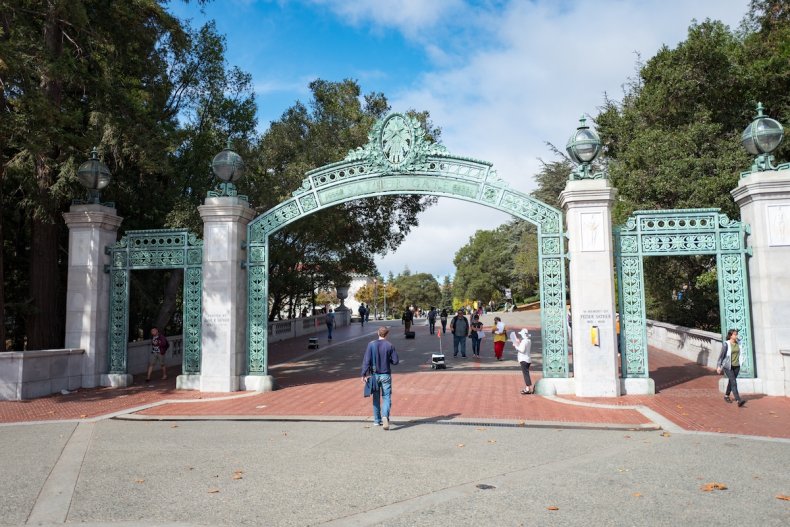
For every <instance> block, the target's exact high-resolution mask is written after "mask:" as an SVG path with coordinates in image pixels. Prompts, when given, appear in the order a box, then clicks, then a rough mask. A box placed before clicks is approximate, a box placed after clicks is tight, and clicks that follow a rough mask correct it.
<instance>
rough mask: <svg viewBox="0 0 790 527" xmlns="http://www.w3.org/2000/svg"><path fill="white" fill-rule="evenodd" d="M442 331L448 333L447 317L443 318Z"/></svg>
mask: <svg viewBox="0 0 790 527" xmlns="http://www.w3.org/2000/svg"><path fill="white" fill-rule="evenodd" d="M442 333H447V319H446V318H443V319H442Z"/></svg>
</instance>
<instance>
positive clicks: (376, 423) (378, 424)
mask: <svg viewBox="0 0 790 527" xmlns="http://www.w3.org/2000/svg"><path fill="white" fill-rule="evenodd" d="M373 426H381V423H379V422H375V423H373Z"/></svg>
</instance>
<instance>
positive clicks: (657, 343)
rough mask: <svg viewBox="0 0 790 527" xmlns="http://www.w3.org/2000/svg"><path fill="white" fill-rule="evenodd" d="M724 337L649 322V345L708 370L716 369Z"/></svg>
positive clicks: (697, 330)
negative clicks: (705, 367)
mask: <svg viewBox="0 0 790 527" xmlns="http://www.w3.org/2000/svg"><path fill="white" fill-rule="evenodd" d="M721 342H722V337H721V335H719V334H718V333H712V332H710V331H703V330H700V329H691V328H687V327H683V326H677V325H675V324H668V323H666V322H658V321H655V320H649V319H648V320H647V343H648V345H649V346H653V347H655V348H658V349H660V350H664V351H667V352H669V353H672V354H673V355H677V356H679V357H683V358H685V359H687V360H689V361H691V362H695V363H697V364H699V365H701V366H707V367H708V368H715V367H716V360H717V359H718V357H719V352H720V351H721Z"/></svg>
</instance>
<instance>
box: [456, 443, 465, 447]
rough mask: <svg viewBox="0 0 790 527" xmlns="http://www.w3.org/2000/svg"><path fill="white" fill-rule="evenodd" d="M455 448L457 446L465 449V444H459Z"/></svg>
mask: <svg viewBox="0 0 790 527" xmlns="http://www.w3.org/2000/svg"><path fill="white" fill-rule="evenodd" d="M455 446H457V447H458V448H463V447H464V444H463V443H458V444H457V445H455Z"/></svg>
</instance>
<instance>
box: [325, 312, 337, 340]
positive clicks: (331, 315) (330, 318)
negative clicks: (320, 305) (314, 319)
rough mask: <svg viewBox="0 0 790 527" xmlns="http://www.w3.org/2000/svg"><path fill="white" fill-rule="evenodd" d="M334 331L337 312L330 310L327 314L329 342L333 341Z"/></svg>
mask: <svg viewBox="0 0 790 527" xmlns="http://www.w3.org/2000/svg"><path fill="white" fill-rule="evenodd" d="M333 329H335V310H334V309H332V308H329V313H327V314H326V333H327V339H328V340H332V330H333Z"/></svg>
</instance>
